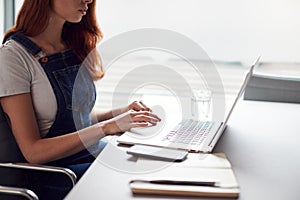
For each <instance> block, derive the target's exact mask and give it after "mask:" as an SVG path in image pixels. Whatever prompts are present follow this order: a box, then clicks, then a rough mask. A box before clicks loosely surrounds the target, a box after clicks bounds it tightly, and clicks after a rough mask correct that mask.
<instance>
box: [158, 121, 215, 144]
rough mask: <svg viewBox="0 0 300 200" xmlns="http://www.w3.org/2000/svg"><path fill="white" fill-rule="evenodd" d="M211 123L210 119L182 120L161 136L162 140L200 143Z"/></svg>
mask: <svg viewBox="0 0 300 200" xmlns="http://www.w3.org/2000/svg"><path fill="white" fill-rule="evenodd" d="M213 124H214V122H212V121H196V120H192V119H186V120H183V121H182V122H181V123H180V124H179V125H178V126H177V127H176V128H175V129H173V130H172V131H171V132H170V133H168V134H167V136H166V137H165V138H163V141H169V142H171V143H179V144H190V145H197V144H201V142H203V140H204V139H205V138H206V137H207V135H208V133H209V131H210V129H211V127H212V126H213Z"/></svg>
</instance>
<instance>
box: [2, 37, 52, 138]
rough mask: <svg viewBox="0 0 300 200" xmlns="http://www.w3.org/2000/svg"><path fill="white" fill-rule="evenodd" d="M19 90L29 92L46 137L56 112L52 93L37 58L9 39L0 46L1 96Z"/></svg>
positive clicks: (41, 132)
mask: <svg viewBox="0 0 300 200" xmlns="http://www.w3.org/2000/svg"><path fill="white" fill-rule="evenodd" d="M22 93H31V97H32V101H33V107H34V110H35V113H36V118H37V122H38V126H39V129H40V134H41V137H45V136H46V135H47V133H48V131H49V129H50V127H51V126H52V124H53V122H54V120H55V116H56V112H57V102H56V97H55V94H54V92H53V89H52V86H51V84H50V82H49V80H48V77H47V75H46V73H45V72H44V70H43V68H42V66H41V65H40V63H39V62H38V60H37V58H35V57H34V56H33V55H32V54H30V53H29V52H28V51H27V50H26V49H25V48H24V47H23V46H22V45H21V44H19V43H17V42H16V41H14V40H9V41H7V42H6V43H5V44H4V45H1V47H0V97H4V96H10V95H16V94H22ZM24 117H26V116H24Z"/></svg>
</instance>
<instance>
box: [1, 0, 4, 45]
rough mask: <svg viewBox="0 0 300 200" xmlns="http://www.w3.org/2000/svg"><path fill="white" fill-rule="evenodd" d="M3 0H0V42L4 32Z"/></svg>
mask: <svg viewBox="0 0 300 200" xmlns="http://www.w3.org/2000/svg"><path fill="white" fill-rule="evenodd" d="M3 15H4V0H0V41H1V42H0V43H2V38H3V34H4V16H3Z"/></svg>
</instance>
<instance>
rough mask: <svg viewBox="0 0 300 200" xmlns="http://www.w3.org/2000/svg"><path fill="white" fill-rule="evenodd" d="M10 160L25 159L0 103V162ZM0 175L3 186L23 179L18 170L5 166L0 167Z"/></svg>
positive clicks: (14, 183) (22, 160) (17, 183)
mask: <svg viewBox="0 0 300 200" xmlns="http://www.w3.org/2000/svg"><path fill="white" fill-rule="evenodd" d="M10 162H26V160H25V158H24V156H23V155H22V153H21V151H20V149H19V147H18V145H17V143H16V140H15V138H14V135H13V133H12V131H11V128H10V123H9V119H8V116H7V115H6V114H5V113H4V112H3V109H2V107H1V104H0V163H10ZM0 177H1V178H0V185H5V186H16V185H22V182H23V179H24V177H23V174H22V173H21V172H20V171H16V170H14V171H12V170H11V169H7V168H0Z"/></svg>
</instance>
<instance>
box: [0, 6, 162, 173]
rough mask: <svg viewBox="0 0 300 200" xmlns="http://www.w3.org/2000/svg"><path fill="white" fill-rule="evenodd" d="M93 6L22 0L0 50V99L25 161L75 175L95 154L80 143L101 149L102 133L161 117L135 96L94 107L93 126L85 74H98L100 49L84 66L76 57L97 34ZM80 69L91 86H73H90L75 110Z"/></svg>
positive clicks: (82, 56)
mask: <svg viewBox="0 0 300 200" xmlns="http://www.w3.org/2000/svg"><path fill="white" fill-rule="evenodd" d="M95 5H96V2H95V0H94V1H93V0H63V1H62V0H43V1H32V0H25V1H24V3H23V6H22V8H21V10H20V12H19V15H18V17H17V21H16V25H15V26H14V27H12V28H11V29H10V30H9V31H8V32H7V33H6V35H5V37H4V40H3V45H2V46H1V48H0V60H1V63H0V81H1V85H0V102H1V106H2V108H3V110H4V112H5V113H6V114H7V115H8V117H9V119H10V122H11V127H12V131H13V134H14V136H15V138H16V141H17V144H18V145H19V147H20V149H21V152H22V153H23V155H24V157H25V159H26V160H27V161H28V162H30V163H43V164H45V163H46V164H51V165H55V166H64V167H69V168H71V169H72V170H73V171H75V173H76V174H77V176H78V177H80V176H81V175H82V174H83V173H84V172H85V170H86V169H87V168H88V167H89V165H90V164H91V163H92V162H93V160H94V156H91V154H90V153H89V152H88V151H86V150H85V146H94V147H96V150H95V152H96V153H99V152H100V151H101V149H102V148H103V146H104V144H103V143H101V142H99V140H100V139H101V138H103V137H104V136H106V135H114V134H119V133H121V132H124V131H126V130H129V129H130V128H132V127H140V126H147V125H148V124H149V123H151V124H154V125H155V124H156V123H157V122H158V121H160V119H159V118H158V116H156V115H154V114H152V113H151V112H150V110H149V108H148V107H147V106H146V105H144V104H143V103H142V102H133V103H131V104H130V105H129V106H127V107H124V108H120V109H116V110H113V111H109V112H97V113H95V116H96V118H97V120H98V122H97V123H94V124H92V119H91V117H90V114H91V113H90V112H91V110H92V107H93V105H94V102H95V90H94V85H93V82H92V81H91V79H94V80H97V79H100V78H101V77H102V76H103V72H102V71H101V69H102V68H101V65H100V62H99V60H100V59H99V58H98V54H93V55H92V57H93V59H92V62H88V63H89V65H88V66H85V67H86V68H84V67H83V66H82V67H81V63H82V62H83V60H84V59H85V58H86V57H87V55H88V54H89V53H90V52H91V51H92V50H93V49H94V48H95V47H96V44H97V43H98V41H99V40H100V39H101V38H102V33H101V32H100V30H99V28H98V26H97V22H96V16H95ZM82 68H84V69H86V70H83V71H86V72H87V74H88V75H87V76H86V74H85V76H82V79H86V80H87V81H89V82H88V83H90V84H79V85H80V88H79V91H81V92H85V91H92V92H91V93H83V95H81V98H82V97H83V98H85V99H80V102H83V104H79V105H81V106H82V107H80V109H79V111H78V110H76V109H74V105H73V104H74V102H72V100H74V99H72V88H73V85H74V82H75V79H76V77H77V75H78V71H79V70H81V69H82ZM87 77H88V78H87ZM79 80H81V79H79ZM86 80H83V81H86ZM84 83H87V82H84ZM85 87H86V88H85ZM86 102H89V103H87V104H86ZM74 113H75V115H74ZM76 115H78V116H80V119H83V120H82V123H81V124H80V125H79V126H80V128H81V130H77V129H76V125H77V124H75V123H74V120H75V121H76V119H74V118H76ZM73 116H75V117H73ZM83 141H84V144H83ZM93 149H95V148H93Z"/></svg>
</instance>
